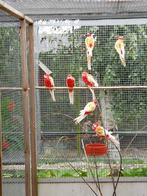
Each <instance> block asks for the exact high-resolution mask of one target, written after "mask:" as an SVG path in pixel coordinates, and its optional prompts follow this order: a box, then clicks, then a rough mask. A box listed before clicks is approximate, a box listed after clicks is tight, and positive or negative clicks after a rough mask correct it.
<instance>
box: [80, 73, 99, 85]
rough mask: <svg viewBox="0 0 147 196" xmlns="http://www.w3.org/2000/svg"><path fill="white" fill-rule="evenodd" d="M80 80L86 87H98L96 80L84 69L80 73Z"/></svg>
mask: <svg viewBox="0 0 147 196" xmlns="http://www.w3.org/2000/svg"><path fill="white" fill-rule="evenodd" d="M82 80H83V82H84V83H85V84H86V85H87V86H88V87H98V83H97V81H96V80H95V79H94V77H93V76H92V75H91V74H89V73H87V72H86V71H83V73H82Z"/></svg>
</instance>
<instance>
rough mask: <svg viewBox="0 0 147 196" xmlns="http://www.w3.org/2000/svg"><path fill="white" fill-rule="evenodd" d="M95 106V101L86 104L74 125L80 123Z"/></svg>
mask: <svg viewBox="0 0 147 196" xmlns="http://www.w3.org/2000/svg"><path fill="white" fill-rule="evenodd" d="M96 106H97V101H96V100H93V101H91V102H88V103H87V104H86V106H85V107H84V109H83V110H81V111H80V114H79V116H78V117H77V118H75V119H74V121H75V123H76V124H78V123H80V122H81V121H82V120H83V119H84V118H85V117H86V116H88V115H89V114H91V113H92V112H94V110H95V109H96Z"/></svg>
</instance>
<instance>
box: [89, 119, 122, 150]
mask: <svg viewBox="0 0 147 196" xmlns="http://www.w3.org/2000/svg"><path fill="white" fill-rule="evenodd" d="M92 129H93V130H94V131H95V133H96V135H97V136H98V137H100V138H105V139H107V140H110V141H111V142H112V143H114V144H115V145H116V146H117V147H119V141H117V140H116V138H115V137H114V136H113V135H112V134H111V132H110V131H108V130H107V129H105V128H104V127H102V126H101V125H100V124H99V123H98V122H96V123H94V124H93V125H92Z"/></svg>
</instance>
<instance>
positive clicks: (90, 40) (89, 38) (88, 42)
mask: <svg viewBox="0 0 147 196" xmlns="http://www.w3.org/2000/svg"><path fill="white" fill-rule="evenodd" d="M85 46H86V55H87V66H88V70H91V59H92V51H93V48H94V46H95V39H94V34H93V33H87V35H86V39H85Z"/></svg>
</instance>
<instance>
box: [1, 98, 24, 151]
mask: <svg viewBox="0 0 147 196" xmlns="http://www.w3.org/2000/svg"><path fill="white" fill-rule="evenodd" d="M16 107H17V106H16V104H15V102H14V101H13V99H11V98H10V97H8V96H4V98H3V99H2V101H1V115H2V122H3V123H2V131H3V150H6V149H7V150H16V148H17V150H19V149H22V147H23V135H22V134H20V131H21V130H22V121H21V119H20V118H19V116H18V117H17V118H16V115H14V114H15V112H16V109H17V108H16ZM18 132H19V133H18ZM6 144H7V145H6Z"/></svg>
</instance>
